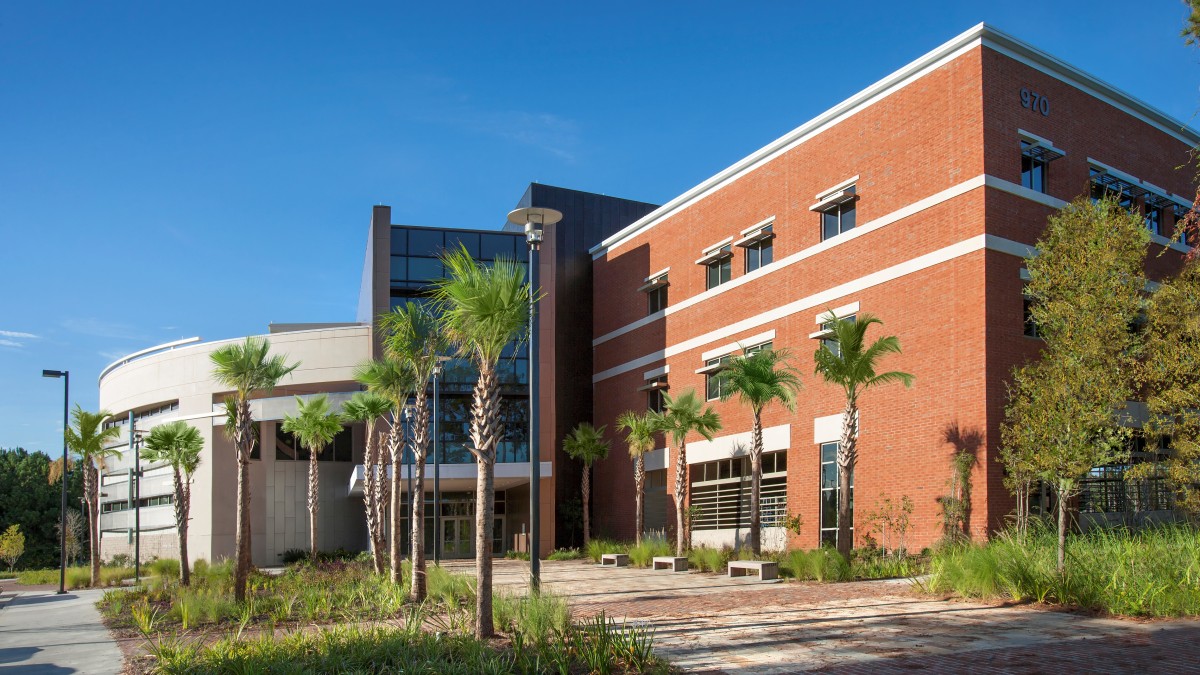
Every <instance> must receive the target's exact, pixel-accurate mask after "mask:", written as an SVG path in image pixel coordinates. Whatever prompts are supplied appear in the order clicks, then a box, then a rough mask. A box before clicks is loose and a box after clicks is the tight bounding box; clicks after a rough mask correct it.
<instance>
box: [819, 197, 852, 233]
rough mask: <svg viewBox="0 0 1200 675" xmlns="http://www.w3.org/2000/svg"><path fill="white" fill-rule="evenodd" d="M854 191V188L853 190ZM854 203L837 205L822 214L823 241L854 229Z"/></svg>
mask: <svg viewBox="0 0 1200 675" xmlns="http://www.w3.org/2000/svg"><path fill="white" fill-rule="evenodd" d="M851 189H853V188H851ZM854 224H855V216H854V202H853V201H848V202H845V203H842V204H835V205H834V206H832V207H830V208H829V209H828V210H825V211H822V212H821V239H822V240H825V239H832V238H833V237H836V236H838V235H839V234H842V233H844V232H849V231H850V230H852V229H854Z"/></svg>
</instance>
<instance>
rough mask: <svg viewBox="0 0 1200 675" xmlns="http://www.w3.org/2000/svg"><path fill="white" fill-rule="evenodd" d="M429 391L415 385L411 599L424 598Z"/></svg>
mask: <svg viewBox="0 0 1200 675" xmlns="http://www.w3.org/2000/svg"><path fill="white" fill-rule="evenodd" d="M427 397H428V395H427V394H426V393H425V388H424V387H419V388H418V389H417V396H416V401H415V403H416V414H415V416H414V417H413V446H412V447H413V489H412V491H413V493H412V494H411V495H409V500H410V501H411V502H412V523H411V524H412V538H411V540H410V541H411V543H412V589H411V593H410V595H411V596H412V599H413V601H414V602H421V601H422V600H424V599H425V455H426V454H427V453H428V451H429V408H428V406H426V405H425V403H426V401H425V399H426V398H427Z"/></svg>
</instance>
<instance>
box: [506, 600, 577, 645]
mask: <svg viewBox="0 0 1200 675" xmlns="http://www.w3.org/2000/svg"><path fill="white" fill-rule="evenodd" d="M492 603H493V604H492V617H493V619H495V622H496V626H497V627H499V628H500V630H502V631H505V632H507V633H510V634H517V635H519V637H520V638H521V639H522V640H523V641H525V642H528V643H535V642H541V641H544V640H545V639H546V638H548V637H550V636H551V635H554V634H555V633H562V632H563V631H565V630H567V628H568V627H569V626H570V623H571V611H570V608H569V607H568V603H567V599H566V598H564V597H562V596H560V595H556V594H554V593H552V592H550V591H542V592H541V593H538V594H536V595H531V596H527V597H521V596H514V595H508V594H506V593H498V594H496V596H495V597H493V598H492Z"/></svg>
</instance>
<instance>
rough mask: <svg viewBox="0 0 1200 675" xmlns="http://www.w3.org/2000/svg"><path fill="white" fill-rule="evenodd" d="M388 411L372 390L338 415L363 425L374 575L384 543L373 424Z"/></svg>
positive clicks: (366, 502) (381, 472)
mask: <svg viewBox="0 0 1200 675" xmlns="http://www.w3.org/2000/svg"><path fill="white" fill-rule="evenodd" d="M391 409H392V401H391V399H389V398H388V397H386V396H382V395H380V394H377V393H375V392H373V391H360V392H358V393H356V394H354V396H351V397H350V400H349V401H346V402H345V403H344V404H342V414H343V415H345V416H346V419H349V420H353V421H355V422H363V423H364V424H366V426H367V447H366V452H364V453H363V454H364V456H363V508H364V509H365V510H366V514H367V538H368V539H370V541H371V559H372V560H373V562H374V565H375V573H376V574H383V566H384V547H385V546H386V545H387V544H386V537H385V535H384V529H383V480H384V468H383V461H382V458H381V457H380V453H381V448H380V447H379V446H380V445H381V443H380V439H379V438H378V437H376V436H375V425H376V424H377V423H378V422H379V418H381V417H383V416H384V415H386V414H388V411H389V410H391Z"/></svg>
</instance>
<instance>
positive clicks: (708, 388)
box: [703, 354, 733, 401]
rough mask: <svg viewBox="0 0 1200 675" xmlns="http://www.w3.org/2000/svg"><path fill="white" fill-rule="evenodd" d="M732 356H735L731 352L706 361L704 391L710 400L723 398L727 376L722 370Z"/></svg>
mask: <svg viewBox="0 0 1200 675" xmlns="http://www.w3.org/2000/svg"><path fill="white" fill-rule="evenodd" d="M731 358H733V356H732V355H731V354H726V355H725V356H721V357H718V358H715V359H709V360H707V361H705V362H704V368H703V371H704V391H705V392H706V395H707V398H708V400H710V401H712V400H714V399H718V398H721V394H723V393H724V390H725V376H724V373H723V372H722V371H723V370H724V366H725V364H727V363H729V359H731Z"/></svg>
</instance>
